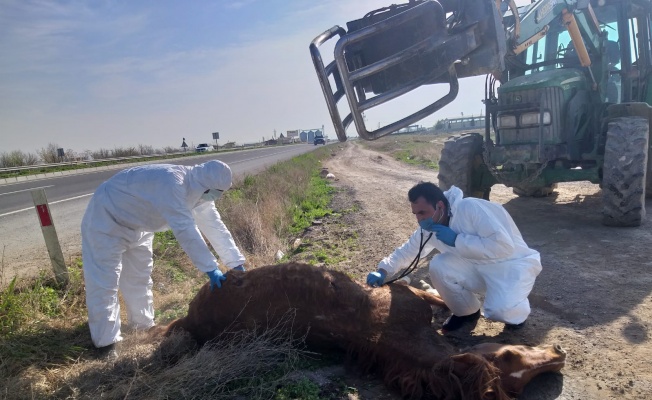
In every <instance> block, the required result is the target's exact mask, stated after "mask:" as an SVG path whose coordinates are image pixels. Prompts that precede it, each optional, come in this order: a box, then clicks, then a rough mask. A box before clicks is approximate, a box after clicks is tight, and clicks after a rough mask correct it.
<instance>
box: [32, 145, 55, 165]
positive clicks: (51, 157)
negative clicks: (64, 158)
mask: <svg viewBox="0 0 652 400" xmlns="http://www.w3.org/2000/svg"><path fill="white" fill-rule="evenodd" d="M57 149H59V145H58V144H56V143H48V145H47V147H43V148H41V150H38V151H37V153H38V155H39V157H41V160H42V161H43V162H44V163H46V164H52V163H56V162H59V156H58V153H57Z"/></svg>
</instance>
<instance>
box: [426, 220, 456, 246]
mask: <svg viewBox="0 0 652 400" xmlns="http://www.w3.org/2000/svg"><path fill="white" fill-rule="evenodd" d="M432 231H433V232H435V236H437V239H439V240H440V241H441V242H442V243H444V244H447V245H449V246H450V247H455V239H457V233H455V232H454V231H453V230H452V229H451V228H449V227H447V226H446V225H433V227H432Z"/></svg>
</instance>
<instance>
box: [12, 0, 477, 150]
mask: <svg viewBox="0 0 652 400" xmlns="http://www.w3.org/2000/svg"><path fill="white" fill-rule="evenodd" d="M391 3H392V2H391V1H371V0H355V1H352V0H320V1H305V0H301V1H299V0H265V1H263V0H235V1H205V0H194V1H189V2H186V1H183V2H182V1H171V0H149V1H144V0H143V1H137V0H133V1H127V0H122V1H111V0H104V1H102V0H94V1H82V0H78V1H76V0H67V1H53V0H42V1H32V0H0V139H1V141H0V153H2V152H8V151H12V150H22V151H25V152H35V151H36V150H37V149H40V148H42V147H46V146H47V144H48V143H55V144H57V145H58V146H59V147H63V148H65V149H73V150H75V151H79V152H82V151H84V150H98V149H101V148H104V149H112V148H114V147H127V146H137V145H138V144H144V145H152V146H154V147H156V148H161V147H164V146H179V145H180V144H181V141H182V138H183V137H185V138H186V142H187V143H188V144H189V145H193V144H194V145H196V144H198V143H200V142H213V141H212V140H211V139H212V136H211V133H212V132H215V131H219V132H220V139H221V140H220V141H219V143H220V144H223V143H225V142H227V141H236V142H237V143H248V142H254V141H260V140H261V139H262V138H263V137H265V138H266V139H268V138H270V137H271V136H272V134H273V132H274V130H276V132H277V134H278V133H281V132H285V131H287V130H291V129H310V128H320V127H321V126H322V125H324V126H325V133H326V135H328V136H330V137H331V138H334V137H335V134H334V130H333V127H332V123H331V120H330V117H329V115H328V111H327V108H326V104H325V102H324V98H323V95H322V93H321V89H320V87H319V83H318V80H317V77H316V74H315V71H314V68H313V66H312V61H311V59H310V53H309V51H308V45H309V44H310V42H311V40H312V39H313V38H314V37H315V36H317V35H318V34H320V33H321V32H323V31H325V30H326V29H328V28H330V27H332V26H333V25H340V26H344V27H345V26H346V22H347V21H350V20H353V19H358V18H361V17H362V16H363V15H364V14H365V13H367V12H368V11H371V10H373V9H377V8H380V7H382V6H386V5H389V4H391ZM329 53H330V55H324V57H325V58H326V59H327V60H328V61H330V59H331V58H332V52H329ZM460 83H461V87H460V94H459V95H458V98H457V99H456V100H455V101H454V102H453V103H451V104H450V105H448V106H447V107H445V108H444V109H443V110H441V111H439V112H438V113H436V114H435V115H434V116H432V117H430V118H429V119H427V120H425V121H422V122H421V124H424V125H433V124H434V122H435V121H436V120H437V119H440V118H444V117H451V116H459V115H460V113H462V112H464V114H465V115H469V114H476V115H477V114H479V113H480V111H481V110H482V108H483V106H482V103H481V99H482V98H483V96H484V89H483V87H484V77H479V78H469V79H466V80H462V81H461V82H460ZM429 90H430V91H429V92H427V93H418V94H416V95H414V96H413V97H412V98H410V101H411V102H413V103H411V105H412V106H414V107H415V108H414V109H406V110H407V111H406V110H404V109H402V108H401V107H402V105H399V106H397V107H395V109H392V110H390V111H387V112H386V113H385V114H383V115H382V116H375V117H374V118H375V119H372V120H370V121H369V125H370V127H371V128H376V127H377V126H376V125H377V124H378V123H381V124H383V125H384V124H387V123H389V122H391V121H390V120H389V119H390V118H392V117H393V116H394V115H396V116H405V115H407V114H409V113H411V112H413V111H414V110H416V109H419V108H422V107H424V106H425V105H427V104H429V103H430V102H432V101H434V99H435V97H434V96H437V95H438V96H437V97H440V96H441V95H442V94H443V93H444V92H446V91H447V89H446V90H444V89H442V88H432V89H429ZM385 119H386V120H385ZM354 132H355V130H354V129H353V126H351V127H350V128H349V134H350V135H351V136H354V135H355V133H354Z"/></svg>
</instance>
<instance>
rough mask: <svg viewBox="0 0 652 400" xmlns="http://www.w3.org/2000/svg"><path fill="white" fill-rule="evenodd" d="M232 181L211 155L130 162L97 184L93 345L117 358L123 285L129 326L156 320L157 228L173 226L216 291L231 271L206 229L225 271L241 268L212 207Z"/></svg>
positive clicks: (88, 241)
mask: <svg viewBox="0 0 652 400" xmlns="http://www.w3.org/2000/svg"><path fill="white" fill-rule="evenodd" d="M231 179H232V177H231V169H230V168H229V166H228V165H226V164H224V163H223V162H221V161H209V162H207V163H204V164H200V165H196V166H194V167H186V166H181V165H169V164H160V165H147V166H140V167H134V168H129V169H126V170H124V171H121V172H119V173H117V174H116V175H114V176H113V177H112V178H110V179H109V180H108V181H106V182H104V183H102V184H101V185H100V186H99V187H98V189H97V190H96V191H95V194H94V195H93V197H92V198H91V200H90V202H89V204H88V208H87V209H86V213H85V214H84V218H83V220H82V226H81V235H82V259H83V262H84V280H85V284H86V305H87V307H88V325H89V327H90V331H91V338H92V340H93V344H94V345H95V346H96V347H98V348H101V350H102V351H103V350H106V351H107V352H113V355H114V356H115V350H114V345H115V343H117V342H119V341H121V340H122V336H121V334H120V304H119V302H118V289H120V291H121V293H122V296H123V299H124V303H125V306H126V308H127V319H128V326H129V327H130V328H132V329H149V328H150V327H152V326H153V325H154V307H153V295H152V278H151V273H152V268H153V265H154V263H153V260H152V239H153V238H154V232H161V231H165V230H167V229H172V232H173V233H174V236H175V237H176V239H177V241H178V242H179V244H180V245H181V247H182V248H183V250H184V251H185V252H186V253H187V254H188V256H189V257H190V259H191V260H192V262H193V263H194V265H195V266H196V267H197V268H198V269H199V270H201V271H203V272H206V273H207V275H208V277H209V279H210V281H211V289H213V288H214V287H215V286H217V287H218V288H219V287H221V285H222V283H221V282H222V281H224V280H225V279H226V277H225V276H224V275H223V274H222V272H221V271H220V270H219V269H218V263H217V260H216V259H215V257H214V256H213V254H212V253H211V251H210V250H209V248H208V246H207V244H206V242H205V241H204V239H203V238H202V235H201V233H203V234H204V235H205V236H206V237H207V238H208V240H209V241H210V243H211V245H212V246H213V248H214V249H215V251H216V252H217V254H218V255H219V257H220V260H221V261H222V262H223V263H224V265H225V266H226V267H227V268H228V269H237V270H240V271H244V266H243V264H244V262H245V258H244V256H243V255H242V253H241V252H240V250H239V249H238V247H237V246H236V244H235V242H234V240H233V237H232V236H231V233H230V232H229V230H228V229H227V228H226V226H225V225H224V223H223V222H222V220H221V218H220V214H219V213H218V212H217V210H216V209H215V200H217V199H218V198H219V197H220V195H221V194H222V192H224V191H225V190H227V189H229V188H230V187H231ZM200 232H201V233H200Z"/></svg>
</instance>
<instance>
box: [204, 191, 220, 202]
mask: <svg viewBox="0 0 652 400" xmlns="http://www.w3.org/2000/svg"><path fill="white" fill-rule="evenodd" d="M222 192H223V191H222V190H219V189H209V190H207V191H205V192H204V194H202V195H201V198H202V200H206V201H217V199H219V198H220V197H222Z"/></svg>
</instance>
